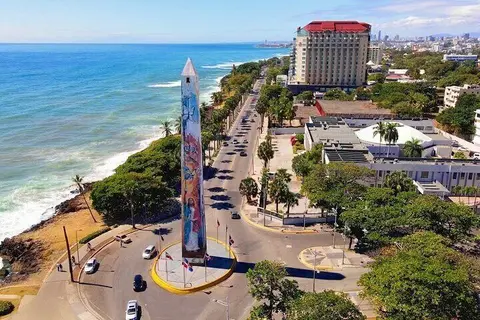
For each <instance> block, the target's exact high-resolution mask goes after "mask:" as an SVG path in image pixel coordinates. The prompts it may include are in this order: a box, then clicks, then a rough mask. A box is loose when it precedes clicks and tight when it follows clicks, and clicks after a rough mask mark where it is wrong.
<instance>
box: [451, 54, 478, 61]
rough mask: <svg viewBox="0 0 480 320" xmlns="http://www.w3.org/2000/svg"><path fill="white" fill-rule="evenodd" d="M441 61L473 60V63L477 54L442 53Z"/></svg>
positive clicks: (476, 59)
mask: <svg viewBox="0 0 480 320" xmlns="http://www.w3.org/2000/svg"><path fill="white" fill-rule="evenodd" d="M443 61H455V62H464V61H474V62H475V63H477V61H478V56H477V55H476V54H444V55H443Z"/></svg>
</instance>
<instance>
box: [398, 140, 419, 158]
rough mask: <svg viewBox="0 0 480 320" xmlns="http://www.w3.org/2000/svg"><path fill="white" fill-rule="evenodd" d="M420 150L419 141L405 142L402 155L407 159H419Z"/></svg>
mask: <svg viewBox="0 0 480 320" xmlns="http://www.w3.org/2000/svg"><path fill="white" fill-rule="evenodd" d="M422 150H423V147H422V144H421V141H420V140H418V139H415V138H412V140H409V141H407V142H405V145H404V146H403V154H404V155H405V156H406V157H409V158H420V157H421V156H422Z"/></svg>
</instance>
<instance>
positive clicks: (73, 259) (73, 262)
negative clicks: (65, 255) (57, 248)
mask: <svg viewBox="0 0 480 320" xmlns="http://www.w3.org/2000/svg"><path fill="white" fill-rule="evenodd" d="M72 264H73V265H75V257H74V256H72Z"/></svg>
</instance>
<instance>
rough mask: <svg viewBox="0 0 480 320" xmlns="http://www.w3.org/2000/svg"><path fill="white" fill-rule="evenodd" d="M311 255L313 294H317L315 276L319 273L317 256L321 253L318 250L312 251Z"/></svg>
mask: <svg viewBox="0 0 480 320" xmlns="http://www.w3.org/2000/svg"><path fill="white" fill-rule="evenodd" d="M310 254H313V288H312V290H313V292H315V274H316V273H317V256H318V255H319V253H318V252H317V250H312V249H310Z"/></svg>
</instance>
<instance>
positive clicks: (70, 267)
mask: <svg viewBox="0 0 480 320" xmlns="http://www.w3.org/2000/svg"><path fill="white" fill-rule="evenodd" d="M63 234H64V235H65V243H66V245H67V255H68V259H67V260H68V269H69V270H70V281H72V282H75V281H74V280H73V268H72V260H71V259H70V245H69V244H68V237H67V230H66V229H65V226H63Z"/></svg>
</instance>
